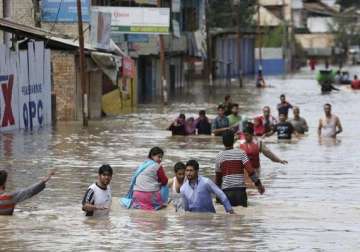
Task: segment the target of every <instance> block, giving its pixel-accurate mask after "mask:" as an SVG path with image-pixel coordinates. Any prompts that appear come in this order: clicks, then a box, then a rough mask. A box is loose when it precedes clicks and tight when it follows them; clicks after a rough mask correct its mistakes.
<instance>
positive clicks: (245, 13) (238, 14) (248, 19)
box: [208, 0, 255, 29]
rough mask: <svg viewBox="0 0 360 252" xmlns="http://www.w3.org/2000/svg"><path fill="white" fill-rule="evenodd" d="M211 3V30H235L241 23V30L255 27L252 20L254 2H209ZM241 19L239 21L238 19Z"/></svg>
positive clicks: (209, 16) (248, 0)
mask: <svg viewBox="0 0 360 252" xmlns="http://www.w3.org/2000/svg"><path fill="white" fill-rule="evenodd" d="M208 1H209V12H208V14H209V15H208V19H209V26H210V27H211V28H233V27H234V26H236V25H237V23H238V22H239V23H240V27H241V28H243V29H244V28H246V29H248V28H249V27H253V26H254V20H253V19H252V17H253V15H254V13H255V4H254V3H255V1H254V0H240V3H238V4H236V3H234V2H236V1H234V0H208ZM237 18H239V20H238V19H237Z"/></svg>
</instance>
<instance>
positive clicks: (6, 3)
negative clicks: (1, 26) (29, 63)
mask: <svg viewBox="0 0 360 252" xmlns="http://www.w3.org/2000/svg"><path fill="white" fill-rule="evenodd" d="M3 17H4V18H5V19H9V18H11V0H3ZM4 44H5V45H6V46H7V47H10V46H11V33H9V32H4Z"/></svg>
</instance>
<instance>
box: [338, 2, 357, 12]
mask: <svg viewBox="0 0 360 252" xmlns="http://www.w3.org/2000/svg"><path fill="white" fill-rule="evenodd" d="M336 3H337V4H339V5H340V7H341V9H342V10H344V9H346V8H349V7H358V8H360V1H359V0H337V1H336Z"/></svg>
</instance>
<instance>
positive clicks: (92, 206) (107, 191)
mask: <svg viewBox="0 0 360 252" xmlns="http://www.w3.org/2000/svg"><path fill="white" fill-rule="evenodd" d="M98 173H99V176H98V181H97V182H96V183H93V184H92V185H90V186H89V188H88V190H87V191H86V193H85V196H84V198H83V201H82V210H83V211H85V212H86V216H106V215H108V214H109V212H110V207H111V201H112V198H111V187H110V185H109V184H110V182H111V178H112V174H113V170H112V168H111V166H110V165H102V166H101V167H100V168H99V172H98Z"/></svg>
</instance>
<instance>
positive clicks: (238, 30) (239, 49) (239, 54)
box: [234, 1, 243, 87]
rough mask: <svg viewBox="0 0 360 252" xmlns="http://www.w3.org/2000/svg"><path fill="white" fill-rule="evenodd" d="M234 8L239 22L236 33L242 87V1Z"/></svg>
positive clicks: (241, 84)
mask: <svg viewBox="0 0 360 252" xmlns="http://www.w3.org/2000/svg"><path fill="white" fill-rule="evenodd" d="M234 8H235V9H236V12H235V13H236V23H237V29H236V33H237V36H236V38H237V46H238V48H237V59H238V71H239V85H240V87H242V86H243V81H242V70H241V69H242V66H241V31H240V14H241V13H240V10H241V7H240V1H239V2H238V3H237V5H235V6H234Z"/></svg>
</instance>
